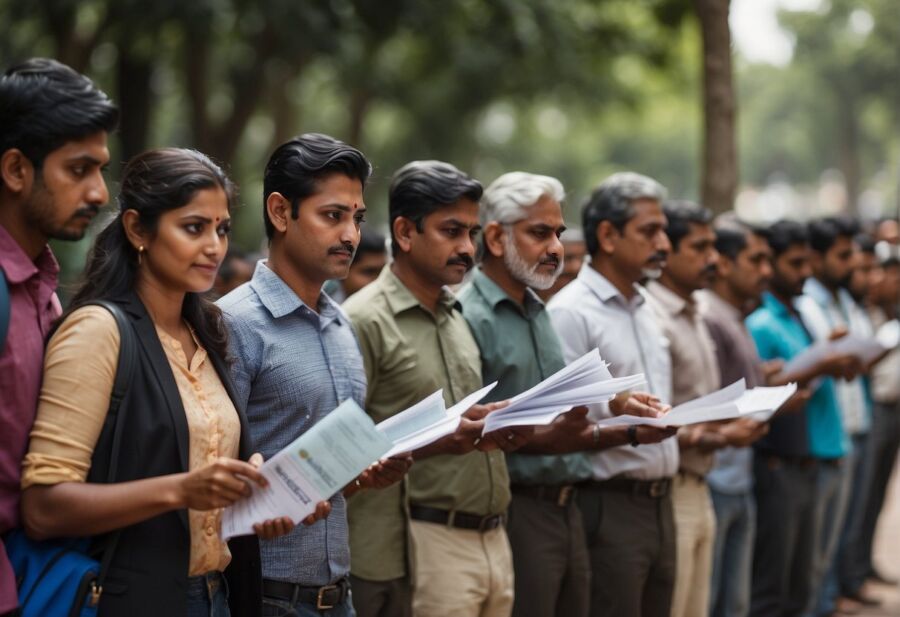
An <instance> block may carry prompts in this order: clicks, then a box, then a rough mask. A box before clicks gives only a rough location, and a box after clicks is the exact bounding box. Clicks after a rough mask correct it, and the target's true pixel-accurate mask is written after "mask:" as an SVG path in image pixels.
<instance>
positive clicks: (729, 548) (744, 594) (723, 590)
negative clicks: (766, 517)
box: [709, 490, 756, 617]
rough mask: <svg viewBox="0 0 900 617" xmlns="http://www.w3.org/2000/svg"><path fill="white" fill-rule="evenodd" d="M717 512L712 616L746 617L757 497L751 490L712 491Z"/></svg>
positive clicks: (710, 601)
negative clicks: (734, 491)
mask: <svg viewBox="0 0 900 617" xmlns="http://www.w3.org/2000/svg"><path fill="white" fill-rule="evenodd" d="M710 493H711V494H712V502H713V508H714V509H715V511H716V543H715V547H714V548H713V571H712V584H711V586H710V594H709V614H710V616H711V617H746V615H747V613H748V612H749V611H750V580H751V577H752V571H753V536H754V535H755V534H756V499H755V498H754V497H753V493H752V492H747V493H739V494H737V495H730V494H728V493H720V492H718V491H715V490H710Z"/></svg>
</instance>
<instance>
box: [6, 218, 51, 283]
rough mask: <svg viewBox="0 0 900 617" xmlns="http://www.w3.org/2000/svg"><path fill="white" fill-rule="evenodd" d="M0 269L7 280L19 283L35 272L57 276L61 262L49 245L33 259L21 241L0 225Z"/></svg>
mask: <svg viewBox="0 0 900 617" xmlns="http://www.w3.org/2000/svg"><path fill="white" fill-rule="evenodd" d="M0 269H2V270H3V275H4V276H5V277H6V280H7V281H9V282H10V283H11V284H14V285H18V284H21V283H24V282H25V281H27V280H28V279H30V278H31V277H33V276H34V275H35V274H42V275H45V276H51V277H56V276H57V275H58V274H59V263H57V261H56V257H54V256H53V251H51V250H50V246H49V245H46V246H44V250H42V251H41V253H40V255H38V257H37V259H35V260H34V261H32V260H31V259H29V258H28V255H26V254H25V251H23V250H22V247H21V246H19V243H18V242H16V241H15V240H13V237H12V236H11V235H9V232H8V231H6V229H5V228H4V227H3V226H2V225H0Z"/></svg>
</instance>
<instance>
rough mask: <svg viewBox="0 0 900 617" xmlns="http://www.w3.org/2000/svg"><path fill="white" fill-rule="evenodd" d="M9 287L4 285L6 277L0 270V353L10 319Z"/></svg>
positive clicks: (4, 344)
mask: <svg viewBox="0 0 900 617" xmlns="http://www.w3.org/2000/svg"><path fill="white" fill-rule="evenodd" d="M10 310H11V309H10V302H9V287H8V286H7V285H6V275H5V274H3V270H0V353H3V348H4V347H5V346H6V334H7V333H8V332H9V318H10Z"/></svg>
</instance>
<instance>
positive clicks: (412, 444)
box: [376, 381, 497, 456]
mask: <svg viewBox="0 0 900 617" xmlns="http://www.w3.org/2000/svg"><path fill="white" fill-rule="evenodd" d="M496 386H497V382H496V381H495V382H494V383H492V384H489V385H487V386H485V387H483V388H481V389H480V390H476V391H475V392H473V393H472V394H470V395H468V396H466V397H465V398H464V399H462V400H461V401H459V402H458V403H457V404H456V405H453V406H452V407H450V409H445V407H444V394H443V390H438V391H437V392H435V393H434V394H432V395H430V396H429V397H427V398H426V399H424V400H423V401H421V402H419V403H416V404H415V405H413V406H412V407H410V408H409V409H406V410H404V411H401V412H400V413H398V414H396V415H393V416H391V417H390V418H388V419H387V420H384V421H383V422H380V423H379V424H378V426H377V427H376V428H377V429H378V430H379V431H382V432H384V433H385V434H388V433H389V434H390V437H391V440H392V441H393V442H394V445H393V446H392V447H391V449H390V450H389V451H388V453H387V454H386V455H385V456H394V455H395V454H399V453H401V452H412V451H413V450H418V449H419V448H423V447H425V446H427V445H428V444H431V443H433V442H435V441H437V440H438V439H441V438H442V437H446V436H447V435H450V434H451V433H453V432H454V431H455V430H456V429H457V427H458V426H459V422H460V418H461V417H462V415H463V414H464V413H465V412H466V410H468V409H469V407H471V406H472V405H474V404H475V403H477V402H478V401H480V400H481V399H483V398H484V397H485V396H487V395H488V393H489V392H490V391H491V390H493V389H494V388H495V387H496ZM423 418H427V420H428V422H423Z"/></svg>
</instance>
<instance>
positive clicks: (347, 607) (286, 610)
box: [262, 594, 356, 617]
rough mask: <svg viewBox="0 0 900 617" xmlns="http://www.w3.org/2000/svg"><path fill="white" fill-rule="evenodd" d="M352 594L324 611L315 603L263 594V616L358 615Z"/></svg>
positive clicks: (335, 616)
mask: <svg viewBox="0 0 900 617" xmlns="http://www.w3.org/2000/svg"><path fill="white" fill-rule="evenodd" d="M351 596H352V594H349V595H348V596H347V598H346V599H345V600H344V601H343V602H341V603H340V604H338V605H337V606H335V607H334V608H330V609H328V610H324V611H320V610H318V609H317V608H316V605H315V604H307V603H305V602H297V603H295V604H291V603H290V602H286V601H284V600H281V599H278V598H267V597H265V596H263V606H262V617H356V611H355V610H353V599H352V597H351Z"/></svg>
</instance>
